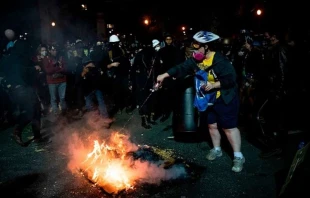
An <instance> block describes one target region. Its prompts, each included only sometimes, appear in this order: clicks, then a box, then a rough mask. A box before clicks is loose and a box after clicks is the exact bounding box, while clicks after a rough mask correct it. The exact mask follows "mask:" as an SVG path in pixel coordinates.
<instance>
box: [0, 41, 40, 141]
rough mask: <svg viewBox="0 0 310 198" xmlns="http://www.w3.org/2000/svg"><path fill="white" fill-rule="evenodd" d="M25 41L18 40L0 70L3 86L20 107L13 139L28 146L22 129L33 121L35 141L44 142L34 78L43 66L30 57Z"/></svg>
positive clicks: (0, 64) (1, 64)
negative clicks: (2, 76) (32, 60)
mask: <svg viewBox="0 0 310 198" xmlns="http://www.w3.org/2000/svg"><path fill="white" fill-rule="evenodd" d="M27 50H28V49H27V46H26V43H25V42H16V43H15V45H14V46H13V47H12V49H11V53H10V55H8V56H6V57H5V58H4V59H2V60H1V63H0V70H1V71H2V72H3V74H4V79H3V81H2V86H3V87H4V89H5V90H6V92H7V93H8V95H9V97H10V99H11V101H12V102H13V103H14V105H17V106H18V108H19V112H20V114H19V115H18V118H17V119H16V122H17V124H16V126H15V128H14V132H13V139H14V140H15V141H16V143H18V144H19V145H21V146H27V144H26V143H24V142H23V140H22V131H23V129H24V128H25V127H26V126H27V125H28V123H29V122H31V125H32V132H33V135H34V138H33V139H34V141H35V142H42V140H43V139H42V137H41V133H40V128H41V111H40V110H41V109H40V103H39V100H38V97H37V95H36V93H35V90H34V88H33V84H34V79H35V76H36V74H37V72H38V71H40V70H41V68H40V67H39V66H37V65H34V63H33V62H31V60H30V59H29V58H28V57H30V56H29V54H28V53H27Z"/></svg>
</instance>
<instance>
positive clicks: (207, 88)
mask: <svg viewBox="0 0 310 198" xmlns="http://www.w3.org/2000/svg"><path fill="white" fill-rule="evenodd" d="M203 88H204V90H205V91H210V90H211V89H213V88H214V85H213V83H210V82H207V84H205V85H203Z"/></svg>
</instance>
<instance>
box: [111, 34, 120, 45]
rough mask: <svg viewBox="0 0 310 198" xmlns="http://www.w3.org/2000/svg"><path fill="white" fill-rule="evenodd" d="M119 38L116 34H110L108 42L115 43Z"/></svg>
mask: <svg viewBox="0 0 310 198" xmlns="http://www.w3.org/2000/svg"><path fill="white" fill-rule="evenodd" d="M119 41H120V40H119V38H118V36H116V35H115V34H113V35H111V36H110V38H109V42H110V43H115V42H119Z"/></svg>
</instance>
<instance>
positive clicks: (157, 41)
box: [152, 39, 160, 47]
mask: <svg viewBox="0 0 310 198" xmlns="http://www.w3.org/2000/svg"><path fill="white" fill-rule="evenodd" d="M159 43H160V42H159V40H157V39H154V40H152V46H153V47H156V45H159Z"/></svg>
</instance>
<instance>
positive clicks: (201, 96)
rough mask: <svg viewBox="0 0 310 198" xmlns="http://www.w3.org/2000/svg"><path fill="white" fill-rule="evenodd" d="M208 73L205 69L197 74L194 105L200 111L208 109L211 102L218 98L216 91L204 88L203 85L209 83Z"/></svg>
mask: <svg viewBox="0 0 310 198" xmlns="http://www.w3.org/2000/svg"><path fill="white" fill-rule="evenodd" d="M207 81H208V73H207V72H206V71H204V70H199V71H197V72H196V74H195V89H196V94H195V99H194V106H195V107H196V108H197V109H198V111H199V112H203V111H205V110H207V108H208V106H209V105H210V104H213V103H214V102H215V100H216V92H211V93H208V92H206V91H205V90H204V89H203V85H205V84H207Z"/></svg>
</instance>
